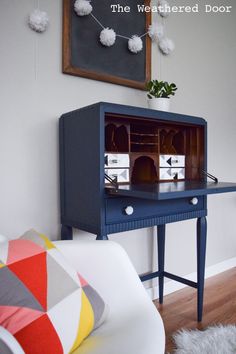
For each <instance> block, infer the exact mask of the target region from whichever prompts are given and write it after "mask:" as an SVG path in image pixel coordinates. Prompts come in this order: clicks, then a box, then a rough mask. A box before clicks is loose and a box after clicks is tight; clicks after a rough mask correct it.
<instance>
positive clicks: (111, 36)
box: [100, 28, 116, 47]
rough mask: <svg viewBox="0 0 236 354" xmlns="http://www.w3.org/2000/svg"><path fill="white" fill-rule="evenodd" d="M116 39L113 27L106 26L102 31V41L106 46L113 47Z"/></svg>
mask: <svg viewBox="0 0 236 354" xmlns="http://www.w3.org/2000/svg"><path fill="white" fill-rule="evenodd" d="M115 41H116V33H115V31H114V30H113V29H112V28H104V29H103V30H102V31H101V33H100V42H101V43H102V44H103V45H105V46H106V47H111V46H112V45H113V44H114V43H115Z"/></svg>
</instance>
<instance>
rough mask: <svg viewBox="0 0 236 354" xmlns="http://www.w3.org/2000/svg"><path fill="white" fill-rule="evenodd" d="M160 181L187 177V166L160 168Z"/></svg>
mask: <svg viewBox="0 0 236 354" xmlns="http://www.w3.org/2000/svg"><path fill="white" fill-rule="evenodd" d="M159 175H160V181H169V180H180V179H184V178H185V168H160V169H159Z"/></svg>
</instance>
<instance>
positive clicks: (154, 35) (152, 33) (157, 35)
mask: <svg viewBox="0 0 236 354" xmlns="http://www.w3.org/2000/svg"><path fill="white" fill-rule="evenodd" d="M148 35H149V37H150V38H151V40H152V41H153V42H158V40H160V39H161V38H162V37H163V35H164V27H163V26H162V25H161V24H159V23H153V24H152V25H150V26H149V29H148Z"/></svg>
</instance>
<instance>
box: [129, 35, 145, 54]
mask: <svg viewBox="0 0 236 354" xmlns="http://www.w3.org/2000/svg"><path fill="white" fill-rule="evenodd" d="M128 48H129V50H130V51H131V52H132V53H135V54H137V53H138V52H140V51H141V50H142V49H143V42H142V39H141V38H140V37H139V36H136V35H135V36H132V38H130V39H129V41H128Z"/></svg>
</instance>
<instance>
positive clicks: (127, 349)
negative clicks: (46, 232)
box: [0, 241, 165, 354]
mask: <svg viewBox="0 0 236 354" xmlns="http://www.w3.org/2000/svg"><path fill="white" fill-rule="evenodd" d="M55 244H56V246H57V247H58V249H60V250H61V252H63V254H64V255H65V256H66V257H67V258H68V259H69V260H70V262H71V263H72V264H73V265H74V266H75V267H76V268H77V269H78V270H79V272H80V273H81V274H83V276H84V277H85V278H86V279H87V280H88V281H89V282H90V283H91V285H92V286H94V287H95V288H96V289H97V291H98V292H99V293H100V294H101V295H102V297H103V299H104V300H105V302H106V303H107V304H108V306H109V315H108V318H107V320H106V321H105V322H104V323H103V324H102V325H101V326H100V327H99V328H98V329H97V330H95V331H94V332H93V333H92V334H91V335H90V336H89V337H88V338H87V339H86V340H85V341H84V342H83V343H82V344H81V346H80V347H79V349H77V350H76V351H75V352H74V353H75V354H163V353H164V349H165V334H164V327H163V322H162V319H161V317H160V315H159V313H158V311H157V310H156V308H155V306H154V305H153V303H152V301H151V300H150V299H149V297H148V295H147V293H146V290H145V289H144V287H143V285H142V283H141V282H140V280H139V278H138V276H137V273H136V271H135V269H134V267H133V266H132V264H131V262H130V260H129V258H128V256H127V254H126V252H125V251H124V250H123V249H122V247H121V246H119V245H118V244H117V243H114V242H112V241H56V242H55ZM0 343H1V345H2V348H3V347H4V346H5V349H4V350H5V352H2V351H1V354H12V353H14V354H23V351H22V349H21V348H20V346H19V344H18V343H17V342H16V340H15V339H14V338H13V337H12V336H11V334H10V333H8V332H7V331H6V330H5V329H3V328H0ZM1 345H0V347H1ZM39 345H40V344H39ZM6 348H8V349H6ZM26 354H27V353H26ZM48 354H53V353H48Z"/></svg>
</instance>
